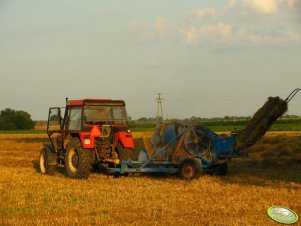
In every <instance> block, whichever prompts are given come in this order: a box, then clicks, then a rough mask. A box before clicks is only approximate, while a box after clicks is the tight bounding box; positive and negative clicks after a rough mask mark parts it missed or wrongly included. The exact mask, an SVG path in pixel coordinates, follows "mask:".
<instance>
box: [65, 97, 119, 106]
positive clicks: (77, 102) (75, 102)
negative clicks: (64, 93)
mask: <svg viewBox="0 0 301 226" xmlns="http://www.w3.org/2000/svg"><path fill="white" fill-rule="evenodd" d="M86 101H95V102H97V101H101V102H106V101H108V102H112V101H114V102H124V101H123V100H112V99H82V100H68V101H67V104H66V105H67V106H83V105H84V103H85V102H86Z"/></svg>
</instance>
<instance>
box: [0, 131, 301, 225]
mask: <svg viewBox="0 0 301 226" xmlns="http://www.w3.org/2000/svg"><path fill="white" fill-rule="evenodd" d="M142 135H143V134H142ZM142 135H141V134H135V137H136V138H141V136H142ZM46 140H47V137H46V136H45V135H43V134H41V135H40V134H35V135H0V200H1V202H0V225H277V224H276V223H274V222H272V221H271V220H270V219H269V218H268V217H267V214H266V210H267V208H268V207H270V206H272V205H283V206H287V207H290V208H292V209H293V210H294V211H295V212H297V213H298V214H299V216H300V215H301V173H300V172H301V134H300V133H289V134H286V133H284V132H281V133H276V134H275V133H269V134H268V135H267V136H265V137H264V138H263V140H262V141H260V142H259V143H258V144H257V145H255V146H253V147H251V148H249V149H247V150H246V151H247V152H248V153H249V158H246V159H234V160H233V161H232V162H231V163H230V166H229V174H228V175H227V176H225V177H216V176H211V175H203V176H202V177H201V178H200V179H198V180H194V181H190V182H187V181H181V180H180V179H179V178H178V177H177V176H172V175H159V176H155V175H139V174H135V175H130V176H128V177H119V178H114V177H113V176H106V175H102V174H97V173H92V174H91V176H90V177H89V179H88V180H73V179H70V178H67V177H65V175H64V171H63V170H62V169H58V170H57V173H56V174H55V175H54V176H44V175H41V174H40V173H38V167H37V161H38V156H39V150H40V149H41V148H42V145H43V143H44V142H45V141H46Z"/></svg>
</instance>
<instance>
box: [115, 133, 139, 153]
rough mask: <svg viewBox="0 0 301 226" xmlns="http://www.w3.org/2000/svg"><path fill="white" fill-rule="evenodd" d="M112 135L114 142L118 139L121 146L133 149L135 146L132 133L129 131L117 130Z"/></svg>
mask: <svg viewBox="0 0 301 226" xmlns="http://www.w3.org/2000/svg"><path fill="white" fill-rule="evenodd" d="M114 137H115V138H114V140H115V142H116V143H117V142H118V141H119V142H120V143H121V145H122V146H123V148H127V149H133V148H134V146H135V145H134V138H133V134H132V133H131V132H125V131H121V132H117V133H115V135H114Z"/></svg>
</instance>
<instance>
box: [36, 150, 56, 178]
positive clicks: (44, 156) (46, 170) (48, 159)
mask: <svg viewBox="0 0 301 226" xmlns="http://www.w3.org/2000/svg"><path fill="white" fill-rule="evenodd" d="M39 163H40V172H41V173H42V174H48V175H53V174H54V173H55V170H56V153H54V152H52V151H51V148H50V147H49V145H45V146H44V148H43V149H42V150H41V152H40V161H39Z"/></svg>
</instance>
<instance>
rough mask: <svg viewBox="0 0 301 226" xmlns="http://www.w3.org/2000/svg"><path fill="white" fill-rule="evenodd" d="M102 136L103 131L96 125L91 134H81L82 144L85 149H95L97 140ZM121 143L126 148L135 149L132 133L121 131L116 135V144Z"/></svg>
mask: <svg viewBox="0 0 301 226" xmlns="http://www.w3.org/2000/svg"><path fill="white" fill-rule="evenodd" d="M100 136H101V131H100V129H99V126H98V125H94V126H93V127H92V129H91V131H90V132H80V133H79V137H80V140H81V143H82V146H83V148H94V146H95V138H96V137H100ZM88 139H89V140H90V142H89V143H85V140H88ZM118 141H119V142H120V143H121V144H122V146H123V147H124V148H127V149H133V148H134V147H135V145H134V138H133V134H132V133H131V132H125V131H120V132H116V133H115V134H114V144H117V142H118Z"/></svg>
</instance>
